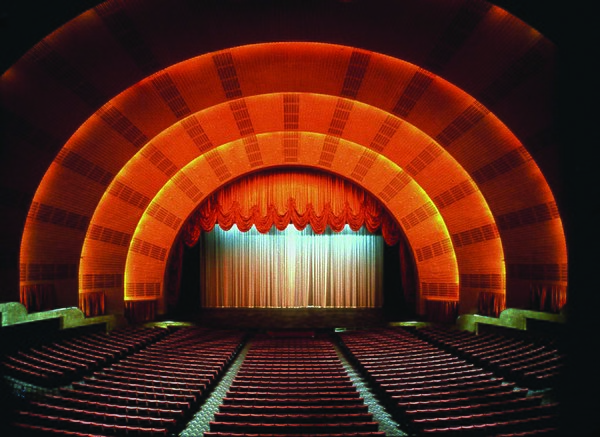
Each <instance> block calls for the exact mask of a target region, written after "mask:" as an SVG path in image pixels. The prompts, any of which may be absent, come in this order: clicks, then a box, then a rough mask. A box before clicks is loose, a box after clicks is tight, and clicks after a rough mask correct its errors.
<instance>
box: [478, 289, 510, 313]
mask: <svg viewBox="0 0 600 437" xmlns="http://www.w3.org/2000/svg"><path fill="white" fill-rule="evenodd" d="M505 309H506V296H505V295H504V294H503V293H494V292H493V291H482V292H480V293H479V297H478V300H477V312H478V313H479V314H481V315H482V316H490V317H499V316H500V313H501V312H502V311H504V310H505Z"/></svg>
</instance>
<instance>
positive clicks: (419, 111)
mask: <svg viewBox="0 0 600 437" xmlns="http://www.w3.org/2000/svg"><path fill="white" fill-rule="evenodd" d="M290 46H293V47H294V49H298V50H292V51H289V52H286V48H290ZM272 49H273V50H272ZM275 49H278V50H275ZM298 52H301V55H302V56H298V58H299V59H295V58H294V55H299V53H298ZM257 53H259V54H262V56H263V58H262V59H263V61H261V60H260V59H261V58H260V56H258V57H257ZM328 53H329V55H328ZM356 53H364V51H361V50H356V49H352V48H349V47H341V46H331V45H324V44H310V43H279V44H265V45H262V44H261V45H257V46H251V47H240V48H235V49H231V50H227V51H224V52H223V53H220V54H227V55H231V58H229V57H228V56H226V57H227V59H231V60H232V65H233V66H234V67H235V70H236V72H237V79H238V82H239V89H240V90H243V94H244V95H252V94H255V93H258V92H260V91H265V87H266V88H268V90H270V91H271V92H272V91H273V87H275V88H282V89H283V90H285V89H286V87H287V89H288V90H290V91H293V92H297V91H298V90H301V91H303V92H322V93H324V94H331V95H337V96H340V95H341V94H343V93H344V83H345V79H347V78H348V74H347V72H348V71H349V68H348V67H349V63H351V62H352V59H353V55H355V54H356ZM367 53H368V52H367ZM277 54H279V55H280V57H279V58H278V56H277ZM311 54H316V55H318V56H316V58H314V59H312V58H311V59H312V60H311V59H309V58H310V56H309V55H311ZM211 55H214V54H211ZM250 55H253V56H250ZM368 55H369V56H370V61H369V63H368V68H367V69H366V70H365V71H364V77H363V78H362V79H361V81H362V82H361V86H360V88H359V91H358V92H357V95H356V97H355V99H356V100H358V101H364V102H367V103H369V104H371V105H374V106H378V107H382V109H384V110H386V111H388V112H394V111H395V110H396V109H395V108H396V106H397V104H398V103H399V102H400V101H401V99H402V96H403V95H402V92H401V91H402V90H403V89H406V88H407V87H408V86H409V85H410V83H411V80H412V79H414V77H415V76H416V75H417V74H419V75H421V77H424V78H425V79H428V78H429V79H431V82H430V83H429V84H428V86H427V88H426V89H425V91H424V92H423V95H422V96H421V100H420V102H419V104H417V106H416V107H415V109H414V111H413V112H411V113H410V114H409V116H407V118H406V119H407V120H408V121H410V122H411V123H413V124H415V125H416V126H417V127H418V128H419V129H421V130H423V132H426V133H427V134H428V135H430V136H432V137H434V138H436V137H438V136H439V135H442V134H446V136H444V135H442V137H443V138H447V134H449V133H451V132H448V131H450V130H452V128H454V127H456V126H455V125H456V123H455V122H456V121H457V120H458V119H460V117H461V116H462V115H464V114H465V113H468V114H475V115H476V116H480V115H482V114H483V115H482V118H479V119H478V120H477V122H476V123H473V124H474V125H475V128H474V129H473V130H471V131H470V132H468V133H466V134H463V135H461V138H459V139H458V141H456V140H454V141H452V142H451V144H450V145H448V144H445V147H446V150H448V151H449V152H451V153H452V154H453V155H454V156H455V157H456V159H457V160H458V161H459V162H460V163H461V165H463V166H464V167H465V169H467V170H468V171H469V173H470V174H477V175H478V177H477V179H478V181H481V180H483V183H479V186H478V187H479V189H480V191H481V192H482V193H483V194H484V196H485V197H486V200H488V204H489V206H490V210H491V211H492V212H493V214H494V215H499V216H500V217H502V218H506V219H510V218H511V214H512V215H515V214H516V215H517V216H521V215H524V214H527V212H528V209H532V208H534V209H535V208H538V207H539V206H542V207H544V206H546V205H548V204H552V202H553V198H552V195H551V192H550V190H549V188H548V187H547V184H545V181H544V178H543V177H542V176H541V174H540V172H539V169H537V167H536V166H535V163H534V162H533V161H532V160H531V157H530V156H528V154H527V152H526V151H525V150H524V148H523V147H522V145H521V143H520V142H518V140H516V138H514V136H512V134H511V133H510V131H508V129H506V128H505V127H504V126H503V125H502V123H500V122H499V120H497V119H496V118H495V117H493V114H490V113H488V112H486V111H485V109H484V108H482V107H481V106H480V105H477V104H476V103H477V102H475V101H474V100H473V98H471V97H469V96H468V95H466V94H465V93H463V92H461V91H460V90H458V89H456V88H454V87H452V86H451V85H450V84H448V83H447V82H445V81H443V80H442V79H441V78H439V77H436V76H434V75H431V74H429V73H428V72H426V71H424V70H420V69H418V68H416V67H415V66H414V65H409V64H408V63H403V62H402V61H400V60H397V59H392V58H389V57H386V56H383V55H378V54H375V53H372V52H371V53H368ZM199 58H203V60H204V61H207V63H206V64H203V65H204V69H199V70H198V69H193V66H194V65H193V64H190V63H191V62H192V61H194V60H195V59H196V58H194V60H190V61H186V62H184V63H182V64H177V65H175V66H173V67H171V68H169V71H168V72H169V73H171V74H172V76H170V78H171V79H172V80H173V83H174V84H175V86H176V88H178V89H179V90H180V91H181V94H182V98H183V99H184V101H185V102H187V103H188V105H190V106H194V105H191V104H190V102H194V103H195V105H196V106H200V107H201V106H202V105H210V104H211V102H213V104H214V102H218V101H221V102H222V101H228V98H227V95H226V94H227V93H226V86H225V85H226V82H225V81H223V80H221V79H220V78H219V76H218V67H217V66H216V65H215V63H214V59H215V58H211V57H210V56H209V55H206V56H201V57H199ZM206 58H208V59H206ZM264 59H269V60H270V61H269V62H266V61H264ZM277 59H279V60H280V62H282V64H281V65H282V67H281V69H280V70H278V69H277V65H275V64H276V62H274V61H277ZM290 60H292V61H295V63H294V62H292V64H293V65H294V67H295V68H297V69H299V71H311V72H312V73H313V74H314V78H320V79H322V77H321V75H320V74H319V72H322V73H323V75H325V77H326V78H327V79H328V80H321V81H319V80H316V79H314V78H313V79H311V78H310V77H308V76H307V75H304V76H303V75H300V76H298V75H293V74H290V73H291V72H290V67H289V65H290V64H289V62H290ZM211 62H212V63H211ZM303 62H304V63H303ZM378 62H379V64H378ZM266 64H268V65H269V67H268V68H269V70H268V76H267V77H269V78H270V79H271V80H273V81H274V82H273V83H269V85H267V81H264V82H261V80H259V77H264V74H263V73H267V71H266V70H264V71H263V70H261V69H260V68H258V67H256V66H259V67H260V66H261V65H266ZM253 66H254V69H253ZM299 66H300V68H299ZM184 67H185V68H184ZM245 67H247V68H245ZM325 67H327V68H325ZM192 69H193V72H195V73H198V71H203V72H204V73H206V76H205V77H206V78H209V77H212V81H211V80H208V81H205V82H201V83H202V84H203V87H204V88H203V89H202V91H207V90H208V91H207V92H199V91H198V90H196V91H194V89H193V87H190V88H186V87H185V86H182V85H181V84H183V83H189V80H186V79H189V76H187V77H186V74H191V73H190V72H191V71H192ZM324 70H326V71H324ZM162 73H163V72H159V73H157V74H156V75H153V76H151V77H150V78H148V79H147V80H145V81H142V82H140V84H138V85H136V86H134V87H132V88H131V89H130V90H129V91H127V92H124V93H122V94H121V95H120V96H118V97H117V98H115V99H113V101H112V102H111V103H110V104H107V105H105V106H104V107H103V108H102V109H101V116H97V117H95V119H94V117H92V118H91V119H90V123H89V124H88V123H86V126H85V128H84V129H80V131H78V133H77V134H76V135H74V136H73V137H72V139H77V140H78V141H79V143H76V141H75V142H71V141H69V143H67V145H68V146H71V147H66V148H65V149H63V152H65V151H66V152H72V151H75V152H76V155H79V156H80V157H84V159H87V160H88V161H90V162H92V163H94V164H95V165H97V167H98V168H99V169H100V170H101V169H103V168H105V167H108V168H111V165H112V168H114V169H116V170H118V168H119V167H120V164H117V163H115V158H119V157H121V158H123V159H126V158H127V154H130V153H133V152H135V147H132V146H131V141H130V142H129V143H128V141H127V140H124V139H123V138H122V136H123V135H121V134H119V133H115V131H114V129H112V130H111V129H108V128H107V126H105V125H104V124H105V122H106V118H107V117H109V116H111V115H114V113H115V112H114V109H116V110H117V113H120V114H122V115H124V116H125V118H127V119H129V120H130V121H133V123H132V124H133V126H134V127H137V128H138V130H139V131H140V132H142V133H146V132H148V133H147V134H145V135H144V136H145V137H146V138H147V139H150V138H151V136H153V135H156V134H157V132H159V131H160V129H161V127H164V126H165V125H166V126H168V125H169V124H170V123H173V122H174V120H177V117H176V116H175V115H174V113H173V111H172V107H169V106H168V105H165V100H164V99H162V100H161V96H159V93H158V92H157V90H156V87H157V86H158V85H156V82H155V81H157V80H158V79H164V76H163V75H162ZM180 75H181V76H180ZM286 78H287V80H288V83H286V82H285V81H286ZM385 78H387V79H386V80H384V79H385ZM411 78H412V79H411ZM392 79H393V80H392ZM159 82H160V81H159ZM197 83H199V82H198V81H194V84H197ZM159 85H160V84H159ZM384 85H386V86H388V87H389V86H390V85H392V88H393V90H394V91H395V92H389V90H388V92H385V87H384ZM153 87H154V89H153ZM261 87H262V89H261ZM340 89H341V90H342V92H340ZM224 94H225V95H224ZM131 96H135V97H136V98H140V99H142V101H143V102H144V103H146V104H147V105H145V107H146V109H148V108H153V112H151V115H152V116H149V117H147V116H144V114H140V111H138V109H139V108H140V107H139V106H138V105H137V104H136V105H134V104H133V102H132V101H128V98H129V97H131ZM134 100H135V99H134ZM138 103H139V102H138ZM99 112H100V111H99ZM103 117H104V118H103ZM92 119H94V120H92ZM145 120H146V121H145ZM148 120H150V121H151V122H152V123H149V121H148ZM482 120H483V121H482ZM157 121H158V123H157ZM467 121H468V120H467ZM453 123H454V124H453ZM94 124H96V126H97V127H99V130H98V131H96V130H94V129H93V127H94ZM444 126H445V127H444ZM93 133H97V134H98V135H92V134H93ZM128 133H131V132H128ZM78 134H79V135H78ZM120 135H121V137H120ZM88 138H96V139H99V140H101V141H102V142H104V144H111V145H113V146H114V148H113V149H112V152H113V153H111V151H109V150H106V149H102V150H101V151H100V150H99V148H98V147H97V145H96V144H87V145H86V144H85V142H86V141H87V140H88ZM490 139H491V140H490ZM478 140H480V141H481V142H477V141H478ZM463 142H464V144H463ZM474 142H477V146H478V148H481V149H484V148H483V147H481V146H486V147H487V148H485V149H484V150H486V151H485V153H480V154H477V155H476V154H474V153H473V150H474V149H473V147H472V144H473V143H474ZM86 146H88V147H87V148H86ZM478 152H480V150H478ZM119 154H121V155H119ZM99 155H102V156H99ZM68 156H71V155H68ZM507 156H508V157H509V158H506V157H507ZM107 157H110V158H109V159H106V158H107ZM59 158H61V159H62V161H61V163H59V164H56V163H55V164H53V167H55V168H54V169H52V168H51V170H52V171H49V172H48V174H47V178H46V177H45V178H44V181H43V182H42V184H41V185H40V189H39V190H38V194H39V196H38V194H36V199H34V206H36V205H37V206H39V205H46V206H48V205H50V206H51V207H53V208H55V209H66V208H67V205H69V208H71V209H72V208H73V207H72V205H73V204H74V203H76V202H77V208H81V210H85V211H86V212H87V213H88V215H89V211H90V210H94V208H95V205H96V204H97V201H98V199H99V198H100V197H101V196H102V194H103V193H104V191H103V189H104V188H105V186H100V187H98V190H95V189H90V186H89V180H86V179H85V178H83V179H80V181H81V182H88V184H87V186H86V189H85V190H83V191H84V192H83V194H84V195H83V196H82V195H81V194H82V193H80V192H77V191H76V190H73V189H72V186H71V183H72V181H73V179H75V180H77V178H78V177H79V176H78V175H73V174H71V173H72V168H67V169H65V168H64V167H65V165H64V163H65V159H64V158H65V154H63V155H62V156H61V155H59ZM103 158H104V160H103ZM510 158H513V159H512V161H510V162H509V163H508V165H513V166H514V168H512V169H511V171H509V172H504V173H503V174H501V176H499V177H494V178H490V177H489V175H488V174H486V173H485V172H486V171H487V169H488V167H489V168H490V169H491V170H490V171H492V170H493V171H496V170H495V168H494V167H495V166H496V165H499V166H506V162H504V161H506V159H510ZM69 162H72V161H69ZM515 162H516V163H517V164H514V163H515ZM57 165H58V166H62V167H63V168H61V169H59V170H56V166H57ZM54 170H56V171H54ZM63 171H64V172H65V173H62V172H63ZM108 172H109V173H110V172H111V171H108ZM52 173H54V174H52ZM97 173H98V172H96V174H97ZM482 175H483V176H482ZM508 176H510V178H509V177H508ZM513 177H516V178H520V179H519V181H518V182H516V183H514V184H513V183H511V182H510V180H512V178H513ZM88 179H89V177H88ZM509 179H510V180H509ZM63 181H64V185H61V184H62V182H63ZM69 181H70V182H69ZM66 185H69V186H71V188H70V189H67V190H66V191H65V192H64V193H66V196H64V197H62V198H59V196H57V195H56V193H58V192H59V191H60V190H59V188H61V189H62V188H65V186H66ZM99 185H101V184H99ZM500 185H501V186H502V187H503V188H502V189H498V188H497V186H500ZM490 186H492V189H489V188H488V187H490ZM511 186H514V187H515V189H514V190H511V189H510V187H511ZM523 186H530V187H532V188H533V189H531V190H527V191H526V192H521V190H522V187H523ZM506 187H508V188H509V189H505V188H506ZM452 188H454V187H448V189H449V190H451V189H452ZM449 190H448V191H449ZM517 190H519V193H520V196H521V199H520V200H519V202H520V204H519V205H517V204H516V203H515V200H514V194H515V192H516V191H517ZM63 201H64V206H65V207H64V208H63V207H62V206H63V205H62V204H61V202H63ZM86 202H89V203H86ZM516 207H518V208H516ZM71 209H66V210H67V211H69V212H73V213H74V214H80V213H79V212H74V211H71ZM542 209H543V208H542ZM30 215H32V216H33V217H37V216H36V213H35V211H33V213H32V214H30ZM80 215H85V214H80ZM552 218H553V219H556V217H554V216H553V217H552ZM34 222H35V223H34ZM38 222H39V221H36V220H35V219H34V220H32V221H30V220H28V225H27V226H26V230H25V233H24V238H23V240H24V245H23V246H22V256H21V259H22V262H24V263H27V262H33V261H32V260H31V258H29V259H28V256H29V255H33V257H32V258H33V260H35V258H36V257H40V254H41V253H42V252H43V250H44V248H45V249H48V248H49V247H50V252H44V254H43V255H42V256H43V257H46V256H47V257H48V258H49V259H52V257H53V256H57V255H56V254H52V246H53V243H55V242H56V239H57V237H58V238H59V239H60V237H61V236H60V235H59V236H57V235H56V232H50V233H46V232H45V231H46V229H45V228H46V226H49V227H50V229H52V225H51V224H50V225H48V223H43V224H40V223H38ZM529 225H531V224H529ZM531 226H535V227H537V228H539V229H540V230H536V232H534V233H531V232H530V230H531V229H530V228H528V229H523V227H522V226H521V228H520V229H518V228H519V227H518V226H517V228H516V231H515V228H514V227H509V228H508V229H507V230H506V231H505V232H503V234H504V235H502V242H503V246H504V250H505V254H506V258H507V259H509V260H510V259H511V256H513V257H516V258H514V259H516V260H517V261H519V262H521V260H526V259H527V258H528V255H527V251H529V252H530V253H537V252H539V251H538V248H540V243H539V242H540V241H543V242H542V243H541V244H542V245H543V246H544V248H546V247H551V249H556V250H551V251H548V253H549V255H547V256H548V262H549V263H550V262H552V263H555V262H557V260H558V262H559V263H562V262H564V261H566V250H565V249H564V237H563V236H562V227H561V225H560V220H552V222H551V223H550V222H548V221H546V220H540V221H539V222H535V221H534V222H533V224H532V225H531ZM542 228H548V229H546V230H544V229H542ZM61 230H62V229H61ZM501 231H502V230H501ZM69 232H70V231H69ZM541 234H544V235H546V236H547V237H546V238H539V237H540V235H541ZM531 235H534V236H535V237H534V238H531V237H529V236H531ZM45 236H46V237H48V238H46V237H45ZM71 236H72V237H73V239H74V240H75V241H81V244H82V243H83V241H82V238H83V237H82V236H81V233H80V232H78V231H77V230H75V231H74V232H73V235H71ZM35 237H39V238H40V239H39V240H38V239H37V238H35ZM523 237H525V238H526V240H525V242H532V243H533V244H532V245H526V244H525V245H524V244H523V241H524V240H523ZM38 242H39V244H38ZM74 246H77V244H75V245H74ZM79 247H81V246H79ZM23 248H25V250H23ZM523 250H525V252H524V251H523ZM24 253H25V256H23V254H24ZM73 255H74V257H75V256H76V255H75V254H73ZM61 256H64V253H61ZM38 259H39V258H38ZM102 274H103V273H102ZM520 291H521V290H519V292H520Z"/></svg>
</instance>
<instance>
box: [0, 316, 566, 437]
mask: <svg viewBox="0 0 600 437" xmlns="http://www.w3.org/2000/svg"><path fill="white" fill-rule="evenodd" d="M244 345H247V349H246V351H245V355H244V359H243V361H242V362H241V363H236V369H238V364H239V369H238V370H237V373H236V374H235V377H234V378H233V380H232V382H231V385H230V386H228V388H227V392H226V394H225V396H224V398H223V399H222V400H221V403H220V405H219V406H218V410H217V411H216V412H215V413H214V416H211V418H212V419H209V420H207V422H206V423H208V425H207V426H208V430H206V431H205V432H204V433H203V435H204V436H206V437H241V436H257V437H258V436H261V437H266V436H271V437H280V436H287V437H289V436H290V435H295V436H312V437H319V436H322V437H325V436H327V437H335V436H338V437H380V436H384V435H385V432H384V431H381V430H380V424H379V422H377V421H376V420H375V418H374V417H373V414H372V413H371V411H372V410H370V409H369V407H368V406H367V405H366V403H365V399H363V397H362V396H361V392H359V391H358V389H357V388H356V386H355V383H354V382H353V380H352V379H351V378H350V376H349V374H348V371H347V369H346V367H345V366H344V364H343V362H342V359H341V358H340V355H339V353H340V350H341V351H342V352H343V353H344V354H345V355H346V357H347V358H348V361H349V362H350V364H351V365H353V367H354V368H355V369H356V370H357V371H358V372H359V373H360V374H361V375H362V376H364V378H365V382H366V385H367V386H368V387H369V389H370V391H371V392H372V393H373V394H374V395H375V396H376V397H377V398H378V400H379V401H380V402H381V404H382V406H383V407H384V408H385V409H386V410H387V411H388V412H389V413H390V414H391V415H392V417H393V419H394V420H395V421H396V422H397V423H398V424H399V425H400V430H401V431H402V432H405V433H407V434H408V435H419V436H427V435H434V436H437V435H440V436H459V435H460V436H462V435H465V436H470V435H472V436H475V435H476V436H488V435H494V436H504V437H526V436H537V435H539V436H541V435H544V436H548V435H558V429H559V424H558V416H559V414H558V409H559V405H558V404H557V403H556V402H553V401H552V400H551V399H548V398H547V397H546V396H545V393H546V390H545V388H546V387H548V386H549V385H548V384H550V383H551V380H550V379H546V380H544V384H541V383H540V382H539V381H538V382H537V383H536V384H531V385H528V386H527V385H523V383H524V382H525V381H530V380H529V379H525V378H520V377H514V375H515V374H525V373H526V372H529V373H536V372H537V374H539V375H540V376H541V375H544V374H548V373H547V372H548V369H550V368H551V367H552V366H560V365H561V364H562V362H561V361H560V357H561V355H560V354H558V353H554V351H553V349H552V348H551V346H550V345H540V344H536V343H533V342H528V341H527V340H525V339H515V338H509V337H504V336H501V335H497V334H493V335H492V334H482V335H475V334H472V333H467V332H463V331H458V330H450V329H447V328H440V327H426V328H420V329H406V328H399V327H398V328H372V329H368V330H347V331H343V332H338V333H335V334H333V333H320V334H317V335H316V336H314V337H313V336H308V337H307V336H305V337H303V336H300V335H293V336H290V337H286V336H285V335H279V336H275V335H273V334H272V333H271V334H269V333H255V334H252V335H250V334H248V333H246V332H244V331H241V330H223V329H212V328H202V327H197V326H186V327H179V328H128V329H127V330H119V331H113V332H112V333H110V334H101V333H96V334H82V335H79V336H73V337H72V338H69V339H64V340H61V341H59V342H53V343H49V344H38V345H35V346H34V347H28V348H24V349H23V350H20V351H16V352H14V353H11V354H10V355H6V356H5V359H4V360H3V366H4V368H5V369H10V368H11V366H14V367H15V368H16V369H18V370H14V371H13V373H11V374H10V375H11V376H13V377H14V378H17V375H18V376H20V377H21V378H22V379H20V380H21V381H23V382H26V381H29V382H30V383H32V384H35V383H36V382H38V381H43V382H44V384H40V387H41V388H42V390H40V391H39V392H35V396H30V397H29V398H28V399H27V401H26V402H23V404H22V405H18V406H17V408H15V411H14V414H13V423H12V425H13V427H14V430H15V435H23V436H30V437H38V436H47V435H60V436H77V437H83V436H119V435H127V436H174V435H178V433H179V432H180V431H182V430H183V429H184V428H185V427H186V426H187V424H188V423H189V421H190V420H191V419H192V418H193V416H194V414H195V413H196V412H197V411H198V410H199V409H200V408H202V406H203V401H204V400H206V399H207V396H208V394H209V393H211V391H212V390H213V388H214V387H216V384H217V383H218V382H219V381H220V380H221V378H222V377H223V375H225V373H226V372H227V371H228V370H229V369H230V365H231V363H232V362H233V361H234V360H235V359H236V358H237V357H238V354H239V352H240V350H241V348H242V347H243V346H244ZM336 346H339V347H340V349H337V350H336ZM552 358H554V361H552V360H551V359H552ZM546 362H548V364H547V366H545V365H541V364H540V363H546ZM47 363H52V364H53V365H54V367H50V366H49V364H47ZM346 365H347V364H346ZM28 366H29V367H28ZM36 366H37V367H36ZM44 366H46V367H44ZM41 369H43V370H44V371H42V370H41ZM542 370H544V371H546V373H543V372H542ZM27 371H29V372H31V373H32V374H33V375H31V376H29V375H28V374H27ZM19 372H20V373H19ZM54 372H55V373H57V374H59V375H60V376H56V377H55V376H54ZM26 378H28V379H26ZM50 380H52V381H50ZM538 388H542V389H544V390H538ZM211 414H212V413H211Z"/></svg>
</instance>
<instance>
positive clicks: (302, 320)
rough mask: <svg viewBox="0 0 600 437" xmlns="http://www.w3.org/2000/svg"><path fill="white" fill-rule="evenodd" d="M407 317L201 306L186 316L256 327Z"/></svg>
mask: <svg viewBox="0 0 600 437" xmlns="http://www.w3.org/2000/svg"><path fill="white" fill-rule="evenodd" d="M408 320H409V319H408V318H403V317H399V316H398V315H394V316H393V317H392V316H391V315H388V314H386V311H385V310H384V309H382V308H202V309H200V310H199V311H198V313H197V314H196V315H195V316H193V317H188V318H186V321H189V322H193V323H195V324H197V325H201V326H208V327H213V328H240V329H258V330H269V329H276V330H282V329H283V330H286V329H287V330H296V329H323V330H325V329H335V328H349V329H356V328H358V329H360V328H375V327H382V326H386V325H387V324H388V323H390V322H398V321H408ZM411 320H414V319H411Z"/></svg>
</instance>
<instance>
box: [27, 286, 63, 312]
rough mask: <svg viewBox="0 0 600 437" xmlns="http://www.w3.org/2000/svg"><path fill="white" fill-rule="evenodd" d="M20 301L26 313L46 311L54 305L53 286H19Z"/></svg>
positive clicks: (54, 292)
mask: <svg viewBox="0 0 600 437" xmlns="http://www.w3.org/2000/svg"><path fill="white" fill-rule="evenodd" d="M19 297H20V301H21V303H22V304H23V305H25V308H27V312H30V313H31V312H36V311H47V310H51V309H53V308H54V307H55V305H56V289H55V287H54V284H29V285H23V286H21V290H20V296H19Z"/></svg>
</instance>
